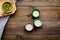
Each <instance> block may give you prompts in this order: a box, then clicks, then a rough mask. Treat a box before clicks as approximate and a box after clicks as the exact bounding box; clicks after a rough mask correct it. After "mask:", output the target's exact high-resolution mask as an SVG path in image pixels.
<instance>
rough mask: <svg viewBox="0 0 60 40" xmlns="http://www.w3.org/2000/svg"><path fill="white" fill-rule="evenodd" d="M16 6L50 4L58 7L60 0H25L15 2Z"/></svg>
mask: <svg viewBox="0 0 60 40" xmlns="http://www.w3.org/2000/svg"><path fill="white" fill-rule="evenodd" d="M17 6H18V7H19V6H42V7H46V6H50V7H51V6H52V7H59V6H60V1H58V2H56V1H55V2H34V1H31V2H26V1H22V2H17Z"/></svg>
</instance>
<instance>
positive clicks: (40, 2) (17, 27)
mask: <svg viewBox="0 0 60 40" xmlns="http://www.w3.org/2000/svg"><path fill="white" fill-rule="evenodd" d="M33 9H39V10H40V11H41V14H40V19H41V20H42V21H43V25H42V27H41V28H38V29H34V30H33V31H32V32H26V31H25V29H24V26H25V25H26V24H27V23H31V24H33V18H32V16H31V12H32V10H33ZM2 40H60V0H18V1H17V11H16V13H15V14H14V15H11V17H10V19H9V21H8V23H7V25H6V27H5V31H4V34H3V37H2Z"/></svg>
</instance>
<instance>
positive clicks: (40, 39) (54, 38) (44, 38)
mask: <svg viewBox="0 0 60 40" xmlns="http://www.w3.org/2000/svg"><path fill="white" fill-rule="evenodd" d="M3 39H4V40H60V35H5V36H4V37H3Z"/></svg>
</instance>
